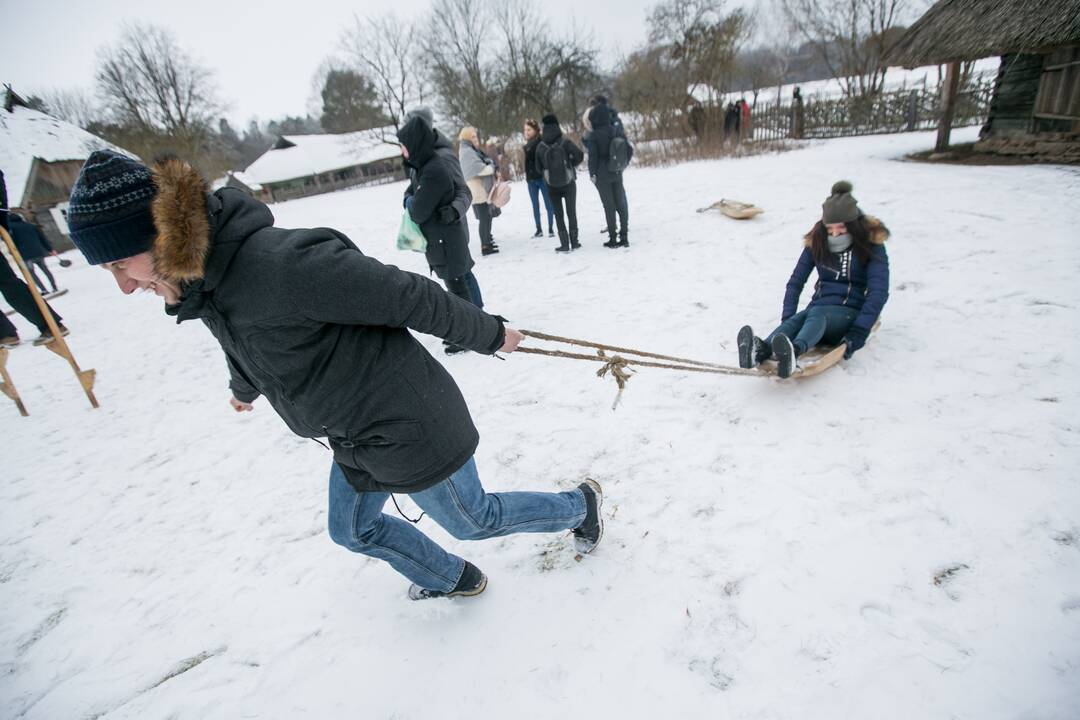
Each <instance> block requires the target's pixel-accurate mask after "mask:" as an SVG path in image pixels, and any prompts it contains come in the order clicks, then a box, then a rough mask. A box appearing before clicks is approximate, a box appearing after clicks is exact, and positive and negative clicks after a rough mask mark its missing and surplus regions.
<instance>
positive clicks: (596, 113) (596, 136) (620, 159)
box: [589, 96, 634, 248]
mask: <svg viewBox="0 0 1080 720" xmlns="http://www.w3.org/2000/svg"><path fill="white" fill-rule="evenodd" d="M596 101H597V102H596V105H595V106H594V107H593V109H592V110H591V111H590V112H589V124H590V125H592V135H591V137H590V141H589V150H590V152H589V179H590V180H592V182H593V184H594V185H596V190H597V192H599V193H600V202H601V203H603V205H604V217H605V219H606V220H607V232H608V241H607V242H606V243H604V247H606V248H620V247H630V242H629V240H628V234H627V233H628V230H627V220H628V218H629V214H630V212H629V209H628V205H627V201H626V189H625V188H624V187H623V177H622V175H623V170H625V169H626V166H627V165H629V164H630V160H631V158H633V156H634V148H633V146H632V145H630V141H629V140H627V139H626V133H625V132H624V131H623V129H622V123H621V122H619V121H618V116H617V115H616V114H615V112H614V111H613V110H612V109H611V108H610V107H608V104H607V100H606V98H604V97H603V96H599V97H597V98H596ZM616 215H618V219H619V225H618V231H617V232H616V226H615V217H616Z"/></svg>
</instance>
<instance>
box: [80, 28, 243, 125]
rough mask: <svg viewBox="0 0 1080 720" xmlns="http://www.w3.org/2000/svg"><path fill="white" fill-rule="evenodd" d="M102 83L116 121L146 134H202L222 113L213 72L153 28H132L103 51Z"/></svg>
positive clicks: (107, 105)
mask: <svg viewBox="0 0 1080 720" xmlns="http://www.w3.org/2000/svg"><path fill="white" fill-rule="evenodd" d="M97 81H98V87H99V89H100V91H101V94H102V96H103V98H104V100H105V103H106V107H107V109H108V110H109V111H111V113H112V116H113V120H114V121H115V122H117V123H119V124H121V125H125V126H128V127H133V128H138V129H140V130H144V131H155V130H156V131H162V132H165V133H166V134H169V135H173V136H188V135H193V134H199V133H202V132H204V131H205V130H206V128H207V127H209V124H210V122H211V120H212V119H213V117H214V116H215V115H216V114H217V113H218V112H219V111H220V110H221V109H222V108H221V104H220V103H219V101H218V99H217V94H216V89H215V87H214V83H213V74H212V73H211V72H210V70H208V69H206V68H204V67H203V66H201V65H199V64H198V63H196V62H195V61H194V60H192V59H191V58H190V57H189V56H188V55H187V54H186V53H185V52H184V51H183V50H181V49H180V47H179V45H177V43H176V40H175V39H174V38H173V36H172V34H171V33H170V32H168V31H167V30H164V29H163V28H160V27H157V26H154V25H142V24H135V25H129V26H127V27H126V28H125V29H124V31H123V34H122V35H121V38H120V42H119V44H117V45H116V46H114V47H111V48H106V49H104V50H103V51H102V52H101V59H100V64H99V66H98V71H97Z"/></svg>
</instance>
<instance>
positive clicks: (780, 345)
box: [772, 333, 795, 378]
mask: <svg viewBox="0 0 1080 720" xmlns="http://www.w3.org/2000/svg"><path fill="white" fill-rule="evenodd" d="M772 354H773V357H774V358H776V374H777V375H779V376H780V377H782V378H788V377H791V373H793V372H795V346H794V345H792V344H791V340H790V339H789V338H788V336H787V335H785V334H783V333H780V334H779V335H777V336H776V337H774V338H773V341H772Z"/></svg>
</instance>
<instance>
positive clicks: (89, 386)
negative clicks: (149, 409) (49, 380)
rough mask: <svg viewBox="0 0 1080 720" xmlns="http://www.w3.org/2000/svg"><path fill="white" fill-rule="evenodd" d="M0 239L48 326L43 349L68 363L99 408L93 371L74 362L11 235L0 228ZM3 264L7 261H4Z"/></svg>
mask: <svg viewBox="0 0 1080 720" xmlns="http://www.w3.org/2000/svg"><path fill="white" fill-rule="evenodd" d="M0 237H3V238H4V242H5V243H6V244H7V248H8V251H9V252H10V253H11V257H13V258H15V263H16V264H17V265H18V266H19V269H20V270H21V271H22V274H23V277H24V278H25V279H26V286H27V287H28V288H29V290H30V294H31V295H33V296H34V302H36V303H37V306H38V309H39V310H41V315H42V317H44V318H45V323H46V324H47V325H48V326H49V331H50V332H51V333H52V336H53V339H52V341H51V342H47V343H45V349H46V350H51V351H53V352H54V353H56V354H57V355H59V356H60V357H62V358H64V359H65V360H67V361H68V364H69V365H71V369H72V370H74V371H75V377H76V378H77V379H78V380H79V384H80V385H82V389H83V392H85V393H86V397H87V399H88V400H89V401H90V405H92V406H93V407H95V408H96V407H100V406H99V405H98V401H97V398H96V397H94V376H95V375H96V373H95V372H94V371H93V370H80V369H79V363H77V362H75V356H74V355H72V354H71V349H70V348H69V347H68V344H67V341H66V340H64V335H63V333H61V332H60V326H59V325H58V324H57V322H56V318H54V317H53V314H52V312H51V311H50V310H49V306H48V305H46V304H45V298H43V297H41V293H40V292H38V289H37V285H35V284H34V279H33V277H32V276H31V275H30V271H29V270H28V269H27V267H26V263H25V262H23V259H22V255H20V254H19V250H18V248H16V247H15V242H14V241H13V240H12V239H11V235H9V234H8V231H7V230H5V229H4V228H2V227H0ZM4 262H7V261H6V260H5V261H4Z"/></svg>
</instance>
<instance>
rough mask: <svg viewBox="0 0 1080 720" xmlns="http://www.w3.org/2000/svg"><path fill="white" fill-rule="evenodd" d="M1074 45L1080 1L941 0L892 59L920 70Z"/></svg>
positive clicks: (1079, 34) (1078, 40)
mask: <svg viewBox="0 0 1080 720" xmlns="http://www.w3.org/2000/svg"><path fill="white" fill-rule="evenodd" d="M1068 45H1080V0H1038V1H1033V0H941V2H939V3H937V4H936V5H934V6H933V7H932V8H930V9H929V10H928V11H927V12H926V14H925V15H923V16H922V17H921V18H919V19H918V20H917V21H916V22H915V23H914V24H913V25H912V26H911V27H910V28H908V31H907V32H906V33H904V36H903V37H902V38H901V39H900V42H899V43H897V45H896V46H895V47H894V48H893V50H892V52H890V53H889V58H890V63H895V64H897V65H903V66H904V67H906V68H916V67H921V66H923V65H944V64H945V63H950V62H957V61H960V62H962V61H965V60H978V59H980V58H984V57H991V56H993V55H1008V54H1011V53H1034V54H1039V53H1045V52H1050V51H1051V50H1053V49H1055V48H1059V47H1062V46H1068Z"/></svg>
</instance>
